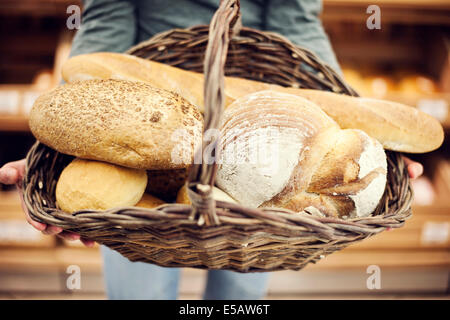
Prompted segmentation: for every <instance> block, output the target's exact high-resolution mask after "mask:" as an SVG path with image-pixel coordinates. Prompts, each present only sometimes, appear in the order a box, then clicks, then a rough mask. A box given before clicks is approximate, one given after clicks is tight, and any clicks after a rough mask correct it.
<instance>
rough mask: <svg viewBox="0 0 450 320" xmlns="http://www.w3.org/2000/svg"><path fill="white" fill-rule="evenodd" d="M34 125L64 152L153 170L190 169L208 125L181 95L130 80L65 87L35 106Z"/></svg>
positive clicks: (42, 137)
mask: <svg viewBox="0 0 450 320" xmlns="http://www.w3.org/2000/svg"><path fill="white" fill-rule="evenodd" d="M29 123H30V128H31V131H32V133H33V135H34V136H35V137H36V138H37V139H38V140H39V141H40V142H42V143H44V144H46V145H48V146H50V147H51V148H53V149H55V150H57V151H59V152H61V153H65V154H69V155H73V156H76V157H79V158H83V159H91V160H99V161H105V162H109V163H113V164H117V165H122V166H125V167H130V168H137V169H149V170H159V169H178V168H186V167H187V166H188V165H189V164H190V163H192V159H193V156H194V149H195V147H196V144H197V143H199V142H200V141H201V133H202V126H203V120H202V116H201V114H200V112H198V110H197V109H196V108H195V106H193V105H191V104H190V103H189V102H187V101H186V100H184V99H183V98H182V97H180V96H179V95H177V94H174V93H172V92H169V91H166V90H162V89H158V88H154V87H152V86H150V85H149V84H147V83H143V82H132V81H124V80H87V81H80V82H75V83H72V84H66V85H63V86H59V87H57V88H55V89H53V90H52V91H50V92H47V93H44V94H43V95H41V96H40V97H39V98H38V99H37V100H36V101H35V103H34V105H33V108H32V110H31V113H30V121H29Z"/></svg>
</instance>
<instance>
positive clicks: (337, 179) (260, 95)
mask: <svg viewBox="0 0 450 320" xmlns="http://www.w3.org/2000/svg"><path fill="white" fill-rule="evenodd" d="M219 154H221V157H220V162H219V163H220V164H219V168H218V171H217V177H216V183H217V186H218V187H220V188H221V189H222V190H224V191H225V192H226V193H228V194H229V195H230V196H231V197H233V198H234V199H236V200H237V201H238V202H240V203H242V204H243V205H247V206H250V207H266V206H276V207H285V208H289V209H292V210H295V211H307V212H310V213H313V214H320V215H324V216H332V217H341V218H343V217H362V216H367V215H369V214H371V213H372V212H373V211H374V209H375V208H376V206H377V205H378V203H379V201H380V198H381V196H382V195H383V192H384V190H385V184H386V174H387V163H386V155H385V154H384V150H383V147H382V146H381V144H380V143H379V142H378V141H377V140H375V139H373V138H371V137H369V136H368V135H367V134H365V133H364V132H363V131H360V130H356V129H348V130H342V129H341V128H339V126H338V125H337V124H336V122H335V121H333V120H332V119H331V118H330V117H328V116H327V115H326V114H325V113H324V112H323V111H322V110H321V109H320V108H319V107H318V106H316V105H315V104H313V103H312V102H310V101H308V100H306V99H303V98H300V97H298V96H295V95H291V94H286V93H280V92H275V91H260V92H257V93H253V94H250V95H247V96H245V97H243V98H240V99H238V100H236V101H235V102H234V103H233V104H232V105H230V107H229V108H228V109H227V110H226V111H225V116H224V120H223V126H222V140H221V143H220V146H219Z"/></svg>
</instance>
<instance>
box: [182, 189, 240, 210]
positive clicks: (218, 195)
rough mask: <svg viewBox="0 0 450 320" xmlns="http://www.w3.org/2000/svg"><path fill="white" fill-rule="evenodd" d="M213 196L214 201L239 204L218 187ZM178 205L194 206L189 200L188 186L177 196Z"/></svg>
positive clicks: (213, 190)
mask: <svg viewBox="0 0 450 320" xmlns="http://www.w3.org/2000/svg"><path fill="white" fill-rule="evenodd" d="M212 196H213V199H214V200H216V201H224V202H231V203H237V202H236V200H234V199H233V198H232V197H230V196H229V195H228V194H226V193H225V192H223V191H222V190H220V189H219V188H217V187H213V189H212ZM176 202H177V203H182V204H189V205H190V204H192V203H191V200H190V199H189V196H188V193H187V186H186V185H184V186H183V187H182V188H181V189H180V190H179V191H178V195H177V200H176Z"/></svg>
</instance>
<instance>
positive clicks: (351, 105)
mask: <svg viewBox="0 0 450 320" xmlns="http://www.w3.org/2000/svg"><path fill="white" fill-rule="evenodd" d="M276 90H277V91H281V92H286V93H291V94H295V95H298V96H301V97H303V98H306V99H308V100H310V101H312V102H314V103H315V104H317V105H318V106H319V107H320V108H321V109H322V110H323V111H324V112H325V113H326V114H327V115H329V116H330V117H331V118H333V119H334V120H335V121H336V122H337V123H338V124H339V125H340V127H341V128H357V129H361V130H363V131H364V132H366V133H367V134H368V135H370V136H371V137H374V138H376V139H377V140H378V141H380V142H381V143H382V145H383V147H384V148H385V149H388V150H394V151H401V152H409V153H423V152H429V151H433V150H435V149H437V148H439V146H440V145H441V144H442V142H443V141H444V130H443V128H442V126H441V124H440V123H439V121H437V120H436V119H435V118H433V117H432V116H430V115H428V114H426V113H424V112H422V111H420V110H419V109H416V108H412V107H410V106H407V105H404V104H401V103H397V102H391V101H385V100H379V99H372V98H353V97H349V96H346V95H343V94H336V93H332V92H325V91H319V90H308V89H295V88H277V89H276Z"/></svg>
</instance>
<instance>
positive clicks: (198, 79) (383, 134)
mask: <svg viewBox="0 0 450 320" xmlns="http://www.w3.org/2000/svg"><path fill="white" fill-rule="evenodd" d="M63 77H64V79H65V80H66V81H68V82H71V81H75V80H82V79H92V78H96V79H97V78H101V79H106V78H120V79H131V80H139V81H144V82H148V83H150V84H152V85H154V86H156V87H159V88H163V89H167V90H172V91H174V92H177V93H178V94H180V95H182V96H183V97H185V98H186V99H187V100H188V101H189V102H191V103H192V104H194V105H196V106H197V107H198V108H199V110H200V111H202V112H203V75H202V74H198V73H195V72H189V71H185V70H182V69H178V68H174V67H171V66H167V65H164V64H161V63H157V62H154V61H148V60H145V59H141V58H136V57H133V56H130V55H125V54H119V53H92V54H86V55H81V56H77V57H73V58H71V59H69V60H68V61H67V62H66V63H65V64H64V66H63ZM269 89H270V90H278V91H281V92H287V93H291V94H295V95H298V96H301V97H304V98H307V99H309V100H311V101H312V102H314V103H316V104H317V105H319V107H320V108H322V110H323V111H325V113H326V114H327V115H328V116H330V117H331V118H333V119H334V120H335V121H336V122H337V123H338V124H339V125H340V126H341V127H342V128H352V129H360V130H363V131H364V132H366V133H367V134H368V135H370V136H371V137H373V138H375V139H377V140H378V141H379V142H380V143H381V144H382V145H383V147H384V148H385V149H389V150H394V151H401V152H411V153H420V152H429V151H432V150H434V149H436V148H438V147H439V146H440V145H441V144H442V141H443V138H444V133H443V129H442V126H441V125H440V123H439V122H438V121H437V120H436V119H434V118H432V117H431V116H428V115H427V114H425V113H424V112H421V111H419V110H417V109H416V108H412V107H410V106H406V105H403V104H400V103H393V102H388V101H384V100H378V99H365V98H355V97H348V96H345V95H340V94H336V93H330V92H324V91H320V90H305V89H296V88H283V87H281V86H277V85H271V84H267V83H262V82H258V81H252V80H246V79H240V78H232V77H225V105H226V106H228V105H230V104H231V103H232V102H233V101H235V100H236V99H238V98H240V97H243V96H245V95H247V94H250V93H253V92H257V91H261V90H269Z"/></svg>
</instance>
